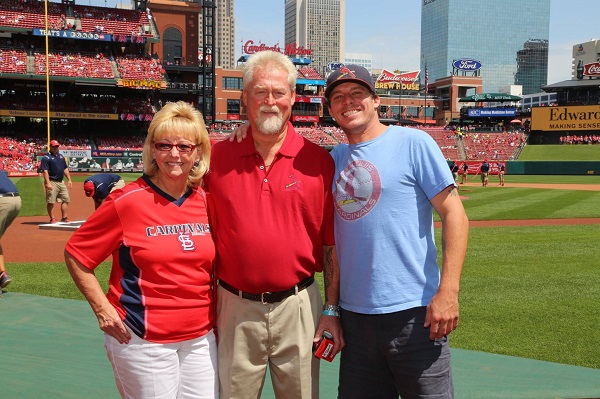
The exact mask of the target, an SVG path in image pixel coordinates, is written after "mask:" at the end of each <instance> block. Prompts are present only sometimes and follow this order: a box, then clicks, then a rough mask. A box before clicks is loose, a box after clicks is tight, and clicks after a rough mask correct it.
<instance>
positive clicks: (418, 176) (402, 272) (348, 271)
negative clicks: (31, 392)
mask: <svg viewBox="0 0 600 399" xmlns="http://www.w3.org/2000/svg"><path fill="white" fill-rule="evenodd" d="M331 155H332V157H333V159H334V160H335V181H334V184H333V192H334V194H333V196H334V200H335V209H336V214H335V238H336V249H337V253H338V257H339V261H340V267H341V270H342V271H341V279H340V306H342V308H344V309H346V310H350V311H352V312H357V313H363V314H382V313H392V312H397V311H401V310H406V309H410V308H414V307H417V306H425V305H427V304H428V303H429V301H430V300H431V298H432V297H433V295H434V294H435V292H436V291H437V289H438V286H439V282H440V271H439V267H438V264H437V251H436V246H435V240H434V235H433V207H432V206H431V203H430V202H429V200H430V199H431V198H433V197H435V196H436V195H437V194H439V193H440V192H441V191H442V190H444V189H445V188H446V187H448V186H452V185H454V184H455V183H454V178H453V177H452V173H451V172H450V169H449V168H448V164H447V162H446V160H445V159H444V156H443V155H442V152H441V150H440V148H439V146H438V145H437V144H436V143H435V141H434V140H433V139H432V138H431V136H429V135H428V134H427V133H425V132H423V131H421V130H416V129H409V128H403V127H397V126H394V127H390V128H388V129H387V130H386V131H385V132H384V133H383V134H382V135H380V136H379V137H377V138H375V139H373V140H370V141H367V142H364V143H360V144H354V145H347V144H342V145H338V146H336V147H335V148H334V149H333V150H332V152H331Z"/></svg>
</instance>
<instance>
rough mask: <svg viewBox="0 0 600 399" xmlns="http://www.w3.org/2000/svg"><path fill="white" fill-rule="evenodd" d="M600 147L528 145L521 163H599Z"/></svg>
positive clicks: (520, 158)
mask: <svg viewBox="0 0 600 399" xmlns="http://www.w3.org/2000/svg"><path fill="white" fill-rule="evenodd" d="M598 160H600V146H599V145H587V144H576V145H556V144H555V145H528V146H526V147H525V148H524V149H523V152H522V153H521V155H520V156H519V161H598Z"/></svg>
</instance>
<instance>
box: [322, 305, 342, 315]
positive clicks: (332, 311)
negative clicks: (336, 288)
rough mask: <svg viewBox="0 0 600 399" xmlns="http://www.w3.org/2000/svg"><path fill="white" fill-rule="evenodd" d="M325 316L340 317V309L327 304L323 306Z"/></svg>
mask: <svg viewBox="0 0 600 399" xmlns="http://www.w3.org/2000/svg"><path fill="white" fill-rule="evenodd" d="M323 314H324V315H325V316H334V317H340V307H339V306H337V305H330V304H328V303H326V304H325V305H323Z"/></svg>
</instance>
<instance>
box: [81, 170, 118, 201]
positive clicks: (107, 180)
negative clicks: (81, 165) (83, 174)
mask: <svg viewBox="0 0 600 399" xmlns="http://www.w3.org/2000/svg"><path fill="white" fill-rule="evenodd" d="M123 187H125V181H124V180H123V179H122V178H121V176H119V175H115V174H113V173H99V174H97V175H94V176H90V177H88V178H87V179H85V181H84V182H83V190H84V191H85V195H86V196H88V197H92V199H93V200H94V206H95V208H94V209H98V207H99V206H100V205H102V202H104V200H105V199H106V197H108V194H110V193H112V192H113V191H114V190H116V189H118V188H123Z"/></svg>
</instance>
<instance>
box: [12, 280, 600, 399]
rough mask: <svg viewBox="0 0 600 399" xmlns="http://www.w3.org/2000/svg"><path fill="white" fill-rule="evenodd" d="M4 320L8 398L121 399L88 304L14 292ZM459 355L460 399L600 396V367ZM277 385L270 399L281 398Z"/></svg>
mask: <svg viewBox="0 0 600 399" xmlns="http://www.w3.org/2000/svg"><path fill="white" fill-rule="evenodd" d="M0 320H1V324H2V327H1V330H0V331H1V332H0V337H1V342H2V349H3V359H2V361H1V362H0V398H3V399H13V398H15V399H16V398H18V399H29V398H45V399H49V398H89V399H93V398H102V399H107V398H118V397H119V395H118V392H117V390H116V388H115V384H114V381H113V376H112V369H111V367H110V363H109V362H108V359H107V358H106V352H105V351H104V346H103V340H104V338H103V334H102V332H101V331H100V330H99V329H98V324H97V322H96V319H95V317H94V316H93V314H92V311H91V309H90V307H89V305H88V304H87V302H83V301H74V300H66V299H56V298H49V297H41V296H35V295H26V294H19V293H11V292H8V293H5V294H4V296H3V297H2V298H0ZM590 355H591V354H590ZM452 356H453V373H454V384H455V387H456V398H457V399H475V398H481V399H495V398H498V399H506V398H519V399H521V398H522V399H528V398H531V399H544V398H548V399H576V398H600V370H596V369H588V368H583V367H575V366H568V365H563V364H556V363H549V362H541V361H536V360H531V359H522V358H515V357H510V356H501V355H494V354H489V353H482V352H474V351H466V350H460V349H452ZM337 374H338V359H337V358H336V359H335V360H334V362H333V363H331V364H330V363H327V362H322V363H321V398H323V399H333V398H336V397H337V381H338V379H337ZM267 378H268V377H267ZM270 384H271V383H270V381H267V382H266V383H265V391H264V392H263V395H262V398H265V399H271V398H274V397H275V396H274V394H273V391H272V389H271V387H270Z"/></svg>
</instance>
